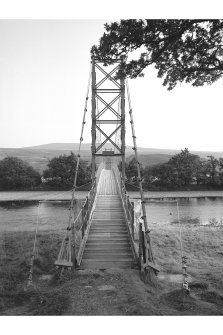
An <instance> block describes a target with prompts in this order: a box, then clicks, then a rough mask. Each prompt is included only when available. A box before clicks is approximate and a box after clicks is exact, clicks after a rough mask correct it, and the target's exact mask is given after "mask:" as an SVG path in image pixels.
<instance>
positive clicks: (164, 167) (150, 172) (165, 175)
mask: <svg viewBox="0 0 223 335" xmlns="http://www.w3.org/2000/svg"><path fill="white" fill-rule="evenodd" d="M143 180H144V182H145V184H146V187H149V186H151V185H158V186H164V187H174V186H175V176H174V170H173V167H172V166H171V165H170V164H168V163H164V164H157V165H153V166H147V167H146V168H145V169H144V174H143Z"/></svg>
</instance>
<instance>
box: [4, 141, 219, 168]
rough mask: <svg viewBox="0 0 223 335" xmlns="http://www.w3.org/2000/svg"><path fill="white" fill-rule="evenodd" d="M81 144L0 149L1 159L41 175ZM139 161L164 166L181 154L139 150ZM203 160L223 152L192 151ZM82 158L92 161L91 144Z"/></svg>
mask: <svg viewBox="0 0 223 335" xmlns="http://www.w3.org/2000/svg"><path fill="white" fill-rule="evenodd" d="M78 148H79V143H49V144H43V145H38V146H32V147H25V148H0V159H3V158H5V157H7V156H15V157H18V158H21V159H23V160H24V161H26V162H28V163H29V164H30V165H31V166H32V167H33V168H34V169H36V170H37V171H39V172H40V173H41V172H42V171H43V170H44V169H46V168H47V164H48V162H49V160H50V159H52V158H53V157H57V156H59V155H69V154H70V152H71V151H73V152H74V153H75V154H77V152H78ZM138 152H139V160H140V161H141V163H142V165H143V166H146V165H155V164H162V163H165V162H167V161H168V160H169V159H170V157H171V156H173V155H175V154H177V153H179V152H180V150H173V149H156V148H142V147H139V148H138ZM191 153H193V154H196V155H198V156H200V157H202V158H205V157H207V156H209V155H212V156H214V157H216V158H220V157H223V152H213V151H191ZM133 156H134V152H133V150H132V147H131V146H128V145H127V146H126V160H127V161H129V160H130V159H131V158H132V157H133ZM81 158H82V159H83V160H85V161H87V162H90V160H91V143H83V144H82V146H81Z"/></svg>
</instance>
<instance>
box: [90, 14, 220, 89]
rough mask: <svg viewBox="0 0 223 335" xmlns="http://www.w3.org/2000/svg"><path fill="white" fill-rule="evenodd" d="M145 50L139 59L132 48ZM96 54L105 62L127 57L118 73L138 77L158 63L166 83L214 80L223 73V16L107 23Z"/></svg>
mask: <svg viewBox="0 0 223 335" xmlns="http://www.w3.org/2000/svg"><path fill="white" fill-rule="evenodd" d="M136 50H139V51H141V53H140V56H139V57H138V59H132V60H131V59H130V60H129V61H128V56H130V55H131V53H132V52H134V51H136ZM91 52H92V55H94V56H95V57H97V58H100V59H102V60H104V63H105V65H108V64H111V63H112V61H114V60H115V59H117V58H121V57H124V58H125V62H123V64H122V65H121V67H120V70H119V72H118V74H117V76H118V77H119V78H120V77H130V78H136V77H138V76H143V75H144V74H143V70H144V69H145V68H146V67H147V66H149V65H152V64H153V65H154V66H155V68H156V69H157V70H158V77H160V78H163V79H164V80H163V85H164V86H167V88H168V90H172V89H173V88H174V87H175V86H176V85H177V84H178V83H182V82H186V83H191V84H192V85H193V86H202V85H203V84H204V83H207V84H212V83H213V82H215V81H216V80H218V79H220V78H221V77H222V74H223V20H201V19H200V20H199V19H198V20H163V19H162V20H133V19H131V20H121V21H120V22H113V23H111V24H105V33H104V34H103V36H102V37H101V39H100V42H99V46H93V47H92V50H91Z"/></svg>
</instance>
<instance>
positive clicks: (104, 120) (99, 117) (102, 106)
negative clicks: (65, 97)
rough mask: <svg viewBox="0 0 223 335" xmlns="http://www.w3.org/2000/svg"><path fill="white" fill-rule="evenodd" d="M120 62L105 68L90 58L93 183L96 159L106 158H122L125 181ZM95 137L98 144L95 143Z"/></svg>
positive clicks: (123, 101) (96, 60)
mask: <svg viewBox="0 0 223 335" xmlns="http://www.w3.org/2000/svg"><path fill="white" fill-rule="evenodd" d="M122 62H123V60H122V59H118V60H115V62H114V63H112V64H111V65H109V66H104V61H103V60H100V59H97V58H94V57H92V114H91V117H92V128H91V134H92V147H91V152H92V181H94V180H95V176H96V163H97V162H96V158H97V157H103V156H105V155H106V157H108V156H111V159H112V157H116V156H117V157H118V158H121V162H122V179H123V181H124V180H125V80H124V79H120V80H117V79H116V74H117V71H118V70H119V68H120V66H121V64H122ZM98 134H100V138H101V143H97V141H96V138H97V135H98ZM117 135H119V137H120V140H119V141H118V142H119V143H117V141H116V139H117Z"/></svg>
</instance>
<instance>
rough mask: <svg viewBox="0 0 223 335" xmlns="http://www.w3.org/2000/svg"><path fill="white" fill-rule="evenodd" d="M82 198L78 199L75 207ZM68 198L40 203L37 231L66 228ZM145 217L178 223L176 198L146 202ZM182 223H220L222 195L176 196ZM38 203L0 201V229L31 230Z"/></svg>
mask: <svg viewBox="0 0 223 335" xmlns="http://www.w3.org/2000/svg"><path fill="white" fill-rule="evenodd" d="M82 201H83V200H78V204H77V206H78V209H77V210H79V208H80V206H81V204H82ZM69 204H70V202H69V201H55V202H46V203H44V202H42V203H41V207H40V221H39V222H40V224H39V227H40V230H61V229H62V230H65V229H66V226H67V223H68V216H69ZM146 211H147V219H148V223H150V224H157V223H161V224H162V223H165V224H166V223H167V224H174V223H177V222H178V217H177V206H176V201H175V202H174V201H170V202H147V203H146ZM179 212H180V213H179V214H180V220H181V222H182V223H189V224H200V225H208V224H212V225H223V198H220V197H219V198H218V197H216V198H183V199H179ZM37 213H38V202H35V201H23V202H21V201H20V202H18V201H15V202H0V231H23V230H24V231H26V230H27V231H28V230H33V229H34V227H35V224H36V220H37Z"/></svg>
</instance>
